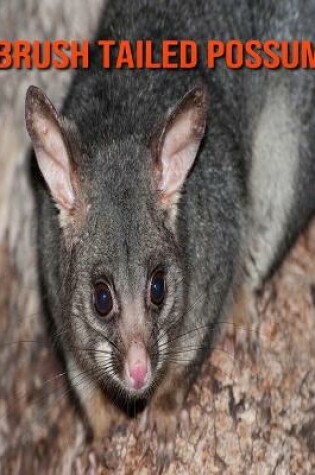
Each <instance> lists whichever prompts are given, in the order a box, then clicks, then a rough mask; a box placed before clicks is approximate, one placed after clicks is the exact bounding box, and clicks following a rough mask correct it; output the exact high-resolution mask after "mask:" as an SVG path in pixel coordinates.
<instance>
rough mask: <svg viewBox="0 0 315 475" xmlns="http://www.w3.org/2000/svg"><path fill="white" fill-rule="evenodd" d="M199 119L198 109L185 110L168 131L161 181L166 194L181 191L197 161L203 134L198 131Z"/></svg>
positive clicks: (162, 151) (162, 153) (162, 161)
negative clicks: (197, 123)
mask: <svg viewBox="0 0 315 475" xmlns="http://www.w3.org/2000/svg"><path fill="white" fill-rule="evenodd" d="M198 121H199V118H198V115H197V111H196V110H194V109H190V110H187V111H184V112H183V113H180V114H179V117H177V118H175V120H174V122H173V124H172V125H171V126H170V128H169V130H168V131H167V132H166V136H165V138H164V143H163V146H162V150H161V157H160V160H161V164H162V172H161V176H160V183H159V185H160V188H159V189H160V190H161V191H162V192H163V194H164V196H171V195H173V194H174V193H176V192H179V191H180V189H181V187H182V185H183V183H184V181H185V179H186V177H187V175H188V173H189V170H190V169H191V167H192V165H193V163H194V161H195V158H196V155H197V152H198V149H199V145H200V141H201V136H202V135H201V134H197V133H196V132H197V130H196V122H198ZM198 135H199V136H198Z"/></svg>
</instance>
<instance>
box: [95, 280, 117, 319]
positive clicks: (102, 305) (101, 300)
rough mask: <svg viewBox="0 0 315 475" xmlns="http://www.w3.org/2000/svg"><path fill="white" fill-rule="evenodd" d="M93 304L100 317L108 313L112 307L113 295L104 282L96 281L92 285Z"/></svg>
mask: <svg viewBox="0 0 315 475" xmlns="http://www.w3.org/2000/svg"><path fill="white" fill-rule="evenodd" d="M94 306H95V309H96V311H97V313H99V314H100V315H101V316H102V317H105V316H106V315H108V314H109V313H110V311H111V310H112V308H113V297H112V293H111V291H110V288H109V286H108V285H107V284H106V282H97V283H96V284H95V285H94Z"/></svg>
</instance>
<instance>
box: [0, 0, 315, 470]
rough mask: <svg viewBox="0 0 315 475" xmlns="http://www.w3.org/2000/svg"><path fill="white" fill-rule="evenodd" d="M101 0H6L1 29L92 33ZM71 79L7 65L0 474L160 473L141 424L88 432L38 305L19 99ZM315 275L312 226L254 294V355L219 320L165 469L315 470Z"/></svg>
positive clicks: (0, 131)
mask: <svg viewBox="0 0 315 475" xmlns="http://www.w3.org/2000/svg"><path fill="white" fill-rule="evenodd" d="M101 4H102V1H101V0H89V2H86V1H85V0H55V1H54V2H52V1H51V0H41V1H40V0H1V3H0V38H2V39H6V40H10V41H13V40H15V39H27V40H34V39H39V40H43V39H50V40H53V39H57V38H65V39H77V40H81V39H83V38H90V37H91V35H92V33H93V31H94V29H95V25H96V24H97V19H98V16H99V12H100V8H101ZM126 8H128V3H127V2H126ZM70 78H71V71H70V70H69V71H55V70H53V69H52V70H48V71H40V72H39V71H35V70H34V71H29V70H20V71H16V70H13V69H12V70H8V71H1V70H0V284H1V285H0V473H1V474H10V475H11V474H23V475H24V474H26V475H27V474H65V475H66V474H71V473H77V474H84V473H88V474H96V473H121V474H124V473H130V474H132V473H137V474H138V473H141V474H151V473H156V472H155V465H154V463H155V461H154V455H155V449H156V441H155V439H154V437H153V438H152V439H150V441H151V443H150V446H149V450H148V452H146V453H144V452H143V441H142V440H141V438H140V439H137V437H136V436H135V430H134V429H135V424H136V422H132V423H131V424H129V425H126V427H122V428H119V430H117V431H116V432H115V435H114V437H113V438H112V439H111V440H110V441H104V444H103V445H102V446H101V447H95V446H93V445H89V444H87V443H86V442H85V440H84V430H83V427H82V423H81V422H80V419H79V418H78V417H77V416H76V414H75V412H74V409H73V405H72V404H71V403H70V402H69V399H68V395H67V392H68V389H67V385H66V383H65V376H64V369H63V368H62V366H61V365H60V363H59V362H58V360H57V358H56V357H55V352H54V349H53V348H52V346H51V344H50V343H49V341H48V338H47V334H46V329H45V322H44V318H43V315H42V312H41V308H40V299H39V291H38V282H37V272H36V225H37V223H36V220H35V217H34V203H33V196H32V190H31V187H30V183H29V174H28V171H29V147H30V143H29V139H28V136H27V134H26V131H25V126H24V98H25V92H26V89H27V87H28V86H29V85H30V84H35V85H37V86H40V87H41V88H42V89H43V90H44V91H45V92H46V93H47V94H48V96H49V97H50V98H51V100H52V101H53V103H54V104H56V106H57V107H59V106H60V105H61V104H62V99H63V97H64V95H65V93H66V90H67V85H68V84H69V80H70ZM314 282H315V229H314V225H313V226H311V227H310V229H309V230H308V231H307V233H306V234H305V235H304V236H302V237H301V238H300V240H299V242H298V243H297V244H296V246H295V248H294V249H293V250H292V252H291V254H290V256H288V258H287V259H286V261H285V262H284V264H283V266H282V267H281V269H280V270H279V271H278V272H277V274H276V276H275V277H274V278H273V279H272V280H271V282H269V283H268V284H267V286H266V289H265V291H264V292H263V294H262V295H261V296H259V298H257V301H256V306H257V311H258V313H259V315H260V327H259V329H258V331H257V334H255V336H254V337H253V340H254V342H255V344H256V347H257V348H258V351H257V358H256V359H253V358H252V357H251V356H250V355H249V353H248V352H247V351H246V349H244V348H240V349H239V348H236V347H235V345H234V344H233V338H231V335H229V336H225V337H224V335H226V332H225V331H224V328H223V327H224V324H223V325H222V328H223V330H222V335H223V336H222V337H221V339H219V340H218V344H217V346H216V348H214V350H213V353H212V355H211V357H210V359H209V362H208V364H206V365H205V367H204V371H203V375H202V378H201V379H200V381H198V382H197V384H196V386H195V387H194V389H193V391H192V393H191V395H190V398H189V401H188V408H189V411H190V417H191V430H190V433H189V437H188V438H184V439H183V438H181V437H180V436H178V440H177V441H176V444H177V451H176V454H175V458H174V461H173V462H172V464H171V466H170V467H169V469H168V472H167V473H176V474H195V473H196V474H198V475H200V474H212V473H224V474H225V473H226V474H238V473H248V474H249V473H257V474H265V473H266V474H271V473H275V474H289V473H292V474H293V473H294V474H299V473H301V474H302V473H303V474H305V473H315V409H314V408H315V345H314V337H315V315H314V300H315V285H314ZM243 330H244V332H245V334H247V335H250V334H251V333H252V329H250V328H244V329H243ZM229 333H231V332H229ZM251 337H252V335H251Z"/></svg>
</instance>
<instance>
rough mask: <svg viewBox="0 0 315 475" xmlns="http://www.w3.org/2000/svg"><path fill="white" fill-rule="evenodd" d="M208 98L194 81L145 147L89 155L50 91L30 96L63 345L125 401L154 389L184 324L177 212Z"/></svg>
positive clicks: (129, 143) (119, 146)
mask: <svg viewBox="0 0 315 475" xmlns="http://www.w3.org/2000/svg"><path fill="white" fill-rule="evenodd" d="M206 102H207V96H206V93H205V90H204V89H203V88H201V87H196V88H194V89H192V90H190V91H189V92H188V93H187V94H186V95H185V96H184V97H183V98H182V100H181V101H180V102H179V103H178V104H177V105H176V106H175V107H174V109H173V110H172V111H171V112H170V113H168V114H167V115H166V117H165V119H164V121H163V123H162V124H161V125H160V126H159V127H157V128H156V133H155V135H153V136H152V139H151V142H150V144H149V146H148V145H147V144H146V145H145V144H142V143H138V142H137V141H136V140H134V139H132V138H128V139H126V140H123V141H119V142H117V141H116V142H115V141H112V143H110V144H108V146H105V147H104V148H102V150H98V151H97V152H95V154H94V156H93V157H84V160H83V158H82V157H81V158H80V151H78V149H77V150H75V149H76V146H75V144H74V142H75V140H74V139H73V136H72V137H71V134H72V132H71V128H69V127H65V121H64V119H62V118H60V117H59V116H58V114H57V112H56V110H55V109H54V107H53V106H52V104H51V103H50V101H49V100H48V99H47V97H46V96H45V95H44V94H43V93H42V92H41V91H40V90H39V89H37V88H34V87H31V88H30V89H29V90H28V93H27V98H26V124H27V129H28V132H29V134H30V137H31V139H32V142H33V146H34V150H35V153H36V157H37V161H38V165H39V168H40V170H41V172H42V174H43V177H44V179H45V181H46V184H47V187H48V190H47V191H49V192H50V195H51V198H52V200H53V201H54V203H55V204H56V207H57V209H58V210H59V225H60V228H61V236H62V243H63V250H64V258H62V259H60V260H61V266H62V274H63V275H64V282H65V284H64V289H63V293H61V297H60V298H61V299H62V295H64V298H63V301H62V302H61V305H60V308H62V319H61V321H63V322H64V325H65V327H66V328H67V331H66V332H64V335H65V336H64V344H65V345H67V350H68V351H70V352H71V353H72V354H73V356H74V357H75V358H76V360H77V362H78V363H79V364H80V366H81V367H82V368H83V369H84V370H85V371H88V373H89V374H90V375H93V377H94V379H95V380H96V381H97V382H98V383H99V384H100V385H101V386H102V387H104V388H105V389H106V390H116V389H118V391H119V393H120V394H122V395H123V397H125V398H126V397H127V398H143V397H147V396H148V395H149V394H150V392H151V390H152V389H153V388H154V387H155V386H156V384H157V382H158V380H159V378H160V377H161V376H162V374H163V371H164V370H165V369H166V368H167V364H168V361H169V360H170V358H171V356H169V355H171V353H172V351H173V349H174V342H173V340H174V336H175V335H176V334H178V332H179V331H180V330H179V329H180V328H181V324H182V318H183V315H184V308H185V293H186V288H185V280H186V278H185V277H186V276H185V272H186V271H185V266H184V261H183V259H182V247H181V243H180V242H179V240H178V238H177V233H176V212H177V205H178V200H179V195H180V190H181V187H182V185H183V183H184V181H185V179H186V177H187V174H188V173H189V170H190V169H191V167H192V165H193V162H194V160H195V158H196V155H197V152H198V149H199V145H200V142H201V139H202V137H203V134H204V130H205V122H206ZM74 154H76V158H75V159H74ZM84 163H85V165H84ZM86 163H89V165H88V166H87V167H86V168H84V166H86ZM52 257H53V256H52ZM59 257H60V256H59ZM59 320H60V319H59ZM116 394H117V391H116Z"/></svg>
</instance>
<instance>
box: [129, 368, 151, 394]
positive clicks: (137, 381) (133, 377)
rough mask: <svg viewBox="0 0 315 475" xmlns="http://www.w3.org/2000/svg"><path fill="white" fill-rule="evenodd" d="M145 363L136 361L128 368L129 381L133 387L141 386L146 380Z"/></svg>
mask: <svg viewBox="0 0 315 475" xmlns="http://www.w3.org/2000/svg"><path fill="white" fill-rule="evenodd" d="M146 376H147V368H146V364H143V363H138V364H136V365H135V366H134V367H133V368H132V369H131V370H130V382H131V385H132V387H133V388H134V389H141V388H143V386H144V384H145V382H146Z"/></svg>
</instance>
